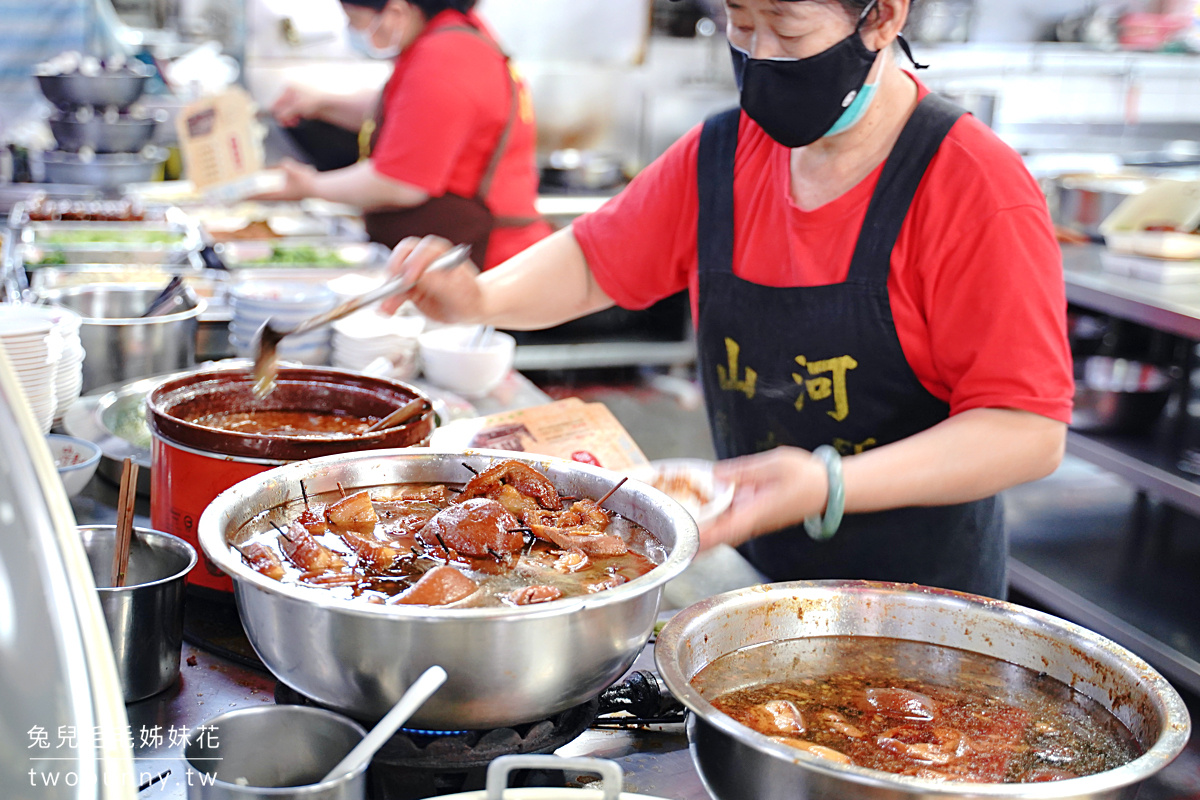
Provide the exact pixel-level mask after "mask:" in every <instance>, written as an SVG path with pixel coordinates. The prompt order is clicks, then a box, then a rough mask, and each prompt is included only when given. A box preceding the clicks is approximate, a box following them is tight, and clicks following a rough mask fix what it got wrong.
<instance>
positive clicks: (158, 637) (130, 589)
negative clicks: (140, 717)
mask: <svg viewBox="0 0 1200 800" xmlns="http://www.w3.org/2000/svg"><path fill="white" fill-rule="evenodd" d="M116 530H117V527H116V526H115V525H85V526H81V527H80V528H79V536H80V538H81V539H82V541H83V548H84V550H86V551H87V556H88V561H89V562H90V563H91V565H92V579H93V580H94V581H95V583H96V592H97V593H98V594H99V595H100V607H101V609H103V611H104V620H105V622H107V623H108V633H109V637H110V638H111V639H112V648H113V655H114V656H115V657H116V660H117V674H118V675H119V676H120V678H121V689H122V692H123V694H124V697H125V702H126V703H132V702H134V701H137V700H142V699H144V698H147V697H150V696H151V695H155V694H158V693H159V692H161V691H163V690H164V689H166V688H167V687H168V686H170V685H171V684H172V683H174V682H175V679H176V678H177V677H178V676H179V654H180V648H181V647H182V646H183V579H184V577H185V576H186V575H187V573H188V571H189V570H191V568H192V567H194V566H196V551H195V549H194V548H193V547H192V546H191V545H190V544H188V543H187V542H185V541H183V540H182V539H178V538H176V537H174V536H171V535H170V534H166V533H162V532H160V531H153V530H149V529H146V528H134V529H133V538H132V540H131V541H130V543H129V571H128V572H127V573H126V575H127V580H126V583H125V585H124V586H121V587H115V586H112V585H111V583H112V560H113V542H114V538H115V535H116Z"/></svg>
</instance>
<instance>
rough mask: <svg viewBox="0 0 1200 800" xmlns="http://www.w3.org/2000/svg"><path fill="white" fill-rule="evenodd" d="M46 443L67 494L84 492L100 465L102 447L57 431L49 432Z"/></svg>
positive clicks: (73, 494)
mask: <svg viewBox="0 0 1200 800" xmlns="http://www.w3.org/2000/svg"><path fill="white" fill-rule="evenodd" d="M46 444H47V445H49V447H50V455H51V456H53V458H54V466H55V467H56V468H57V469H58V476H59V477H60V478H62V482H63V488H64V489H66V490H67V496H68V497H74V496H75V495H77V494H79V493H80V492H82V491H83V487H85V486H87V485H88V481H90V480H91V479H92V476H93V475H95V474H96V467H98V466H99V465H100V448H99V447H97V446H96V445H94V444H92V443H91V442H89V441H87V440H86V439H76V438H75V437H74V436H62V435H60V434H57V433H51V434H48V435H47V436H46Z"/></svg>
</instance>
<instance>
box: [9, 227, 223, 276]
mask: <svg viewBox="0 0 1200 800" xmlns="http://www.w3.org/2000/svg"><path fill="white" fill-rule="evenodd" d="M75 231H85V232H92V233H96V234H98V235H104V234H116V233H117V232H119V231H145V232H153V233H164V234H171V235H173V236H177V237H178V240H177V241H171V242H120V241H111V242H110V241H97V242H78V243H55V242H52V241H51V242H49V243H47V241H46V240H47V239H52V237H53V236H54V235H55V234H59V233H64V232H75ZM16 236H18V237H19V240H20V241H19V243H18V244H17V246H16V247H15V248H14V250H13V258H14V259H15V260H16V261H19V262H20V264H21V266H23V267H25V268H26V269H27V270H36V269H38V268H40V267H42V266H63V265H64V264H187V263H189V259H190V256H191V254H192V253H193V252H195V251H196V250H198V249H199V247H200V244H201V243H200V235H199V231H198V230H197V229H196V228H195V227H194V226H191V227H189V226H187V225H183V224H181V223H179V222H166V221H151V222H29V223H27V224H25V225H24V226H22V227H21V228H20V230H19V232H18V233H17V234H16ZM50 253H62V255H63V263H62V264H57V263H50V264H45V263H43V261H44V258H45V257H46V255H47V254H50Z"/></svg>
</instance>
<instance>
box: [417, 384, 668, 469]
mask: <svg viewBox="0 0 1200 800" xmlns="http://www.w3.org/2000/svg"><path fill="white" fill-rule="evenodd" d="M431 445H432V446H433V447H436V448H438V449H444V448H452V449H461V450H466V449H469V448H479V449H487V450H513V451H517V452H523V453H537V454H538V455H544V456H557V457H558V458H566V459H571V460H573V461H579V462H582V463H585V464H593V465H596V466H600V467H604V468H605V469H612V470H624V469H628V468H629V467H634V466H638V465H641V464H646V463H649V462H648V461H647V459H646V456H645V454H644V453H642V450H641V448H640V447H638V446H637V443H636V442H634V441H633V438H632V437H631V436H630V435H629V433H628V431H626V430H625V428H624V427H622V425H621V423H620V422H618V421H617V418H616V417H614V416H613V415H612V412H611V411H609V410H608V408H607V406H605V405H604V404H603V403H585V402H583V401H582V400H580V399H579V398H577V397H572V398H568V399H566V400H559V401H557V402H554V403H548V404H546V405H541V406H534V407H533V408H522V409H517V410H515V411H505V412H501V413H499V414H492V415H491V416H487V417H477V418H475V419H461V420H456V421H455V422H452V423H450V424H448V425H444V426H442V427H440V428H438V429H437V430H436V431H434V434H433V438H432V441H431Z"/></svg>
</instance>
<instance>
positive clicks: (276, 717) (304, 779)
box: [183, 706, 367, 800]
mask: <svg viewBox="0 0 1200 800" xmlns="http://www.w3.org/2000/svg"><path fill="white" fill-rule="evenodd" d="M366 735H367V732H366V731H365V730H363V727H362V726H361V725H359V724H358V723H357V722H355V721H354V720H352V719H347V718H346V717H343V716H342V715H340V714H335V713H333V712H332V711H326V710H325V709H323V708H306V707H304V706H257V707H253V708H240V709H238V710H236V711H229V712H226V713H224V714H221V715H219V716H216V717H213V718H212V719H210V720H207V721H205V722H204V723H203V724H202V725H201V726H200V727H197V728H194V729H193V731H192V733H191V735H189V736H188V738H187V741H186V742H185V743H184V746H183V757H184V759H185V760H186V761H187V765H188V781H187V783H188V791H187V796H188V798H189V800H363V798H364V797H365V796H366V786H367V765H366V764H363V765H361V766H360V767H359V768H358V769H356V770H353V771H352V772H349V773H347V774H344V775H341V776H338V777H335V778H333V779H332V780H329V781H322V780H321V779H322V778H323V777H324V775H325V773H327V772H329V770H331V769H333V768H334V767H336V766H337V765H338V762H339V761H341V760H342V758H344V757H345V756H346V754H347V753H349V752H350V751H351V750H352V749H354V746H355V745H357V744H358V743H359V742H360V741H362V739H363V737H364V736H366ZM289 789H290V791H289Z"/></svg>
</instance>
